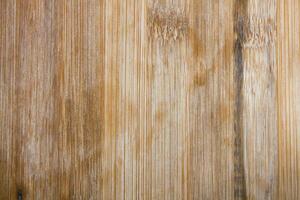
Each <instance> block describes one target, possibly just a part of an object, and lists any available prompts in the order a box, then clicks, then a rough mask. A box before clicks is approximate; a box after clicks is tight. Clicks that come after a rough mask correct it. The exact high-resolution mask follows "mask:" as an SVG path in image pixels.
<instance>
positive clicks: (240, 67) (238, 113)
mask: <svg viewBox="0 0 300 200" xmlns="http://www.w3.org/2000/svg"><path fill="white" fill-rule="evenodd" d="M246 10H247V2H246V1H236V3H235V10H234V12H235V13H234V22H235V27H234V31H235V33H236V34H237V38H236V41H235V44H234V57H235V71H234V80H235V92H236V95H235V109H234V134H235V136H234V199H246V197H247V191H246V180H245V168H244V157H243V76H244V64H243V62H244V61H243V46H242V45H243V41H244V38H245V35H244V23H243V20H242V19H243V16H246Z"/></svg>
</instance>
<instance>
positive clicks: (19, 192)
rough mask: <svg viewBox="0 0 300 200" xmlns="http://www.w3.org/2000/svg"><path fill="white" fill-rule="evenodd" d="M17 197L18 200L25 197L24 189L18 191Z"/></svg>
mask: <svg viewBox="0 0 300 200" xmlns="http://www.w3.org/2000/svg"><path fill="white" fill-rule="evenodd" d="M17 199H18V200H22V199H23V192H22V190H18V191H17Z"/></svg>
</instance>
